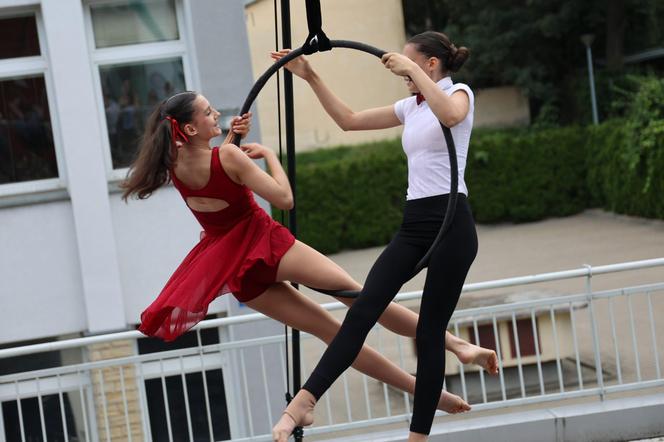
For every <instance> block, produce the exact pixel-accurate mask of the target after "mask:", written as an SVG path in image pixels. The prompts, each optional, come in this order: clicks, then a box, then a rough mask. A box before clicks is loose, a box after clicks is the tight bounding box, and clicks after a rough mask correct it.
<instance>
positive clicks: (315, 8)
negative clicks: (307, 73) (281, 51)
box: [302, 0, 332, 55]
mask: <svg viewBox="0 0 664 442" xmlns="http://www.w3.org/2000/svg"><path fill="white" fill-rule="evenodd" d="M306 6H307V25H308V26H309V35H308V36H307V39H306V41H305V42H304V44H303V45H302V49H303V52H304V53H305V54H307V55H310V54H313V53H315V52H322V51H329V50H330V49H332V44H331V43H330V39H329V38H327V35H325V32H323V29H321V28H322V26H323V19H322V18H321V13H320V0H306Z"/></svg>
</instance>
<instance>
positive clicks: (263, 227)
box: [139, 147, 295, 341]
mask: <svg viewBox="0 0 664 442" xmlns="http://www.w3.org/2000/svg"><path fill="white" fill-rule="evenodd" d="M170 175H171V178H172V180H173V184H174V185H175V187H176V188H177V189H178V190H179V191H180V194H181V195H182V197H183V198H184V199H185V201H186V199H187V198H188V197H190V196H194V197H195V196H198V197H207V198H218V199H223V200H224V201H226V202H227V203H228V204H229V205H228V207H226V208H225V209H222V210H220V211H217V212H197V211H196V210H193V209H191V211H192V212H193V213H194V216H195V217H196V219H198V222H199V223H200V224H201V226H203V229H204V230H205V231H204V232H203V233H202V235H201V240H200V242H199V243H198V244H196V246H195V247H194V248H193V249H192V250H191V251H190V252H189V254H188V255H187V257H186V258H185V259H184V261H182V264H180V266H179V267H178V268H177V270H175V273H173V276H171V278H170V279H169V280H168V282H167V283H166V286H165V287H164V288H163V290H162V291H161V293H160V294H159V296H158V297H157V299H156V300H155V301H154V302H153V303H152V304H150V306H149V307H148V308H147V309H145V311H144V312H143V313H142V314H141V325H140V327H139V330H140V331H141V332H142V333H144V334H146V335H148V336H156V337H159V338H162V339H164V340H165V341H172V340H174V339H175V338H177V337H178V336H180V335H181V334H182V333H184V332H186V331H187V330H188V329H190V328H191V327H193V326H194V325H195V324H196V323H197V322H199V321H200V320H201V319H203V318H204V317H205V315H206V314H207V310H208V305H209V304H210V302H212V301H213V300H214V299H215V298H216V297H217V296H220V295H223V294H225V293H233V294H234V295H235V297H236V298H237V299H238V300H239V301H240V302H247V301H250V300H252V299H254V298H256V297H257V296H259V295H260V294H261V293H263V292H264V291H265V290H266V289H267V288H268V287H269V286H270V285H271V284H272V283H274V282H275V279H276V274H277V267H278V265H279V261H280V260H281V257H282V256H283V255H284V254H285V253H286V251H288V249H289V248H290V247H291V246H292V245H293V243H294V242H295V238H294V237H293V235H292V234H291V233H290V232H289V231H288V229H286V228H285V227H284V226H282V225H281V224H279V223H277V222H276V221H274V220H273V219H272V218H271V217H270V216H269V215H268V214H267V213H266V212H265V211H264V210H263V209H261V208H260V207H259V206H258V204H256V201H254V197H253V194H252V192H251V190H249V188H247V187H246V186H242V185H239V184H237V183H235V182H234V181H232V180H231V179H230V178H229V177H228V175H226V172H224V169H223V168H222V167H221V161H219V148H218V147H215V148H214V149H212V160H211V166H210V179H209V181H208V183H207V184H206V185H205V187H203V188H202V189H198V190H193V189H189V188H187V187H186V186H185V184H184V183H182V182H181V181H180V180H178V179H177V177H176V176H175V173H173V172H172V171H171V174H170Z"/></svg>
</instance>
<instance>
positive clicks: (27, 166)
mask: <svg viewBox="0 0 664 442" xmlns="http://www.w3.org/2000/svg"><path fill="white" fill-rule="evenodd" d="M57 176H58V166H57V162H56V158H55V147H54V145H53V130H52V127H51V116H50V114H49V111H48V99H47V97H46V84H45V83H44V77H43V76H41V75H40V76H37V77H31V78H19V79H11V80H3V81H0V184H3V183H14V182H19V181H30V180H38V179H44V178H55V177H57Z"/></svg>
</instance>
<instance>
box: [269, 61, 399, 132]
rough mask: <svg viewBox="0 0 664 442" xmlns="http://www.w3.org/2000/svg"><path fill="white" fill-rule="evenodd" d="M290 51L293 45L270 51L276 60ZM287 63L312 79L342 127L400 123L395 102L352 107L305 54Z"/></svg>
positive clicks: (367, 127)
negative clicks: (369, 106)
mask: <svg viewBox="0 0 664 442" xmlns="http://www.w3.org/2000/svg"><path fill="white" fill-rule="evenodd" d="M289 52H290V49H283V50H281V51H278V52H272V53H271V54H270V55H271V57H272V59H273V60H274V61H277V60H279V59H281V58H282V57H284V56H285V55H286V54H288V53H289ZM285 67H286V69H288V70H289V71H291V72H292V73H293V74H294V75H297V76H298V77H300V78H302V79H303V80H305V81H306V82H307V83H309V86H311V89H312V90H313V91H314V93H315V94H316V97H318V101H320V103H321V104H322V105H323V108H324V109H325V111H326V112H327V113H328V115H329V116H330V117H332V119H333V120H334V121H335V122H336V123H337V125H338V126H339V127H340V128H341V129H343V130H370V129H387V128H390V127H396V126H399V125H401V122H400V121H399V119H398V118H397V116H396V114H395V113H394V106H392V105H389V106H383V107H377V108H372V109H367V110H363V111H359V112H355V111H353V110H352V109H351V108H350V107H348V105H347V104H346V103H344V102H343V101H342V100H341V99H340V98H339V97H337V96H336V95H335V94H334V93H333V92H332V91H331V90H330V88H328V87H327V85H326V84H325V83H324V82H323V80H322V79H321V78H320V76H319V75H318V73H317V72H316V71H314V69H313V68H312V67H311V65H310V64H309V61H308V60H307V59H306V57H304V56H303V55H301V56H299V57H297V58H295V59H294V60H291V61H290V62H288V63H287V64H286V66H285Z"/></svg>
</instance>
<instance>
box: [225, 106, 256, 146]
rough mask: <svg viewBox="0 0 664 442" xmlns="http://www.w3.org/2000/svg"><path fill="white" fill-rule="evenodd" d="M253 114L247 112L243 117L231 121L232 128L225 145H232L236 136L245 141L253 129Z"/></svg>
mask: <svg viewBox="0 0 664 442" xmlns="http://www.w3.org/2000/svg"><path fill="white" fill-rule="evenodd" d="M251 116H252V114H251V112H247V113H246V114H244V115H242V116H241V117H233V119H232V120H231V128H230V130H229V131H228V135H227V136H226V141H225V142H224V144H228V143H232V142H233V138H235V135H240V139H244V137H246V136H247V134H248V133H249V130H250V129H251Z"/></svg>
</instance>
